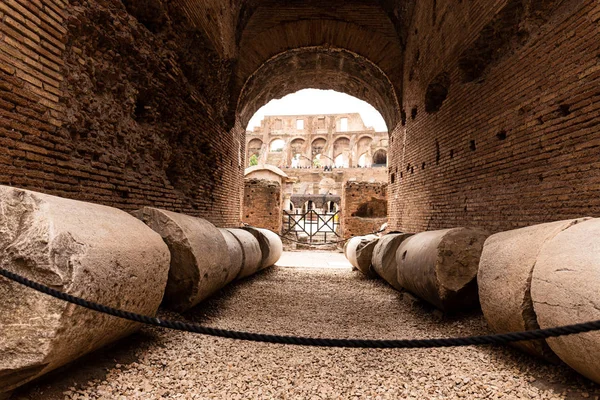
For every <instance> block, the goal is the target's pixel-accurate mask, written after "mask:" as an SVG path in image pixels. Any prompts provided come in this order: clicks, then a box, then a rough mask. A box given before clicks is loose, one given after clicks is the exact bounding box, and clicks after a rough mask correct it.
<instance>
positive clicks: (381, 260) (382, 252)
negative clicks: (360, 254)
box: [371, 233, 413, 290]
mask: <svg viewBox="0 0 600 400" xmlns="http://www.w3.org/2000/svg"><path fill="white" fill-rule="evenodd" d="M412 235H413V234H412V233H390V234H387V235H384V236H382V237H381V238H379V241H378V242H377V244H376V245H375V248H374V249H373V257H372V259H371V264H372V265H373V270H374V271H375V272H376V273H377V275H379V276H380V277H382V278H383V279H384V280H385V281H386V282H387V283H389V284H390V285H392V287H393V288H394V289H396V290H402V286H401V285H400V284H399V283H398V265H397V264H396V251H397V250H398V247H400V245H401V244H402V242H403V241H404V240H406V239H407V238H409V237H411V236H412Z"/></svg>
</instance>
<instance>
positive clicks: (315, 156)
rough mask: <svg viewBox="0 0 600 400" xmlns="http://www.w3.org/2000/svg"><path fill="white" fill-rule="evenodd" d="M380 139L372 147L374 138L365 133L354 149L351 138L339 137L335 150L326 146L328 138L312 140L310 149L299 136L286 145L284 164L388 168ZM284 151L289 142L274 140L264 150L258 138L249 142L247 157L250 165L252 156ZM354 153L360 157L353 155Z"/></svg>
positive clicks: (335, 143)
mask: <svg viewBox="0 0 600 400" xmlns="http://www.w3.org/2000/svg"><path fill="white" fill-rule="evenodd" d="M381 142H383V141H381ZM381 142H380V143H376V146H375V147H373V146H372V145H373V138H371V137H370V136H363V137H361V138H360V139H359V140H358V141H357V143H356V145H355V146H354V147H355V150H354V152H353V149H352V146H351V143H350V139H349V138H347V137H340V138H337V139H336V140H335V141H334V142H333V148H332V149H327V140H326V139H325V138H316V139H313V141H312V143H311V146H310V148H309V149H307V148H306V140H305V139H302V138H296V139H293V140H292V141H291V142H290V145H289V146H288V148H287V151H286V152H287V154H286V155H285V158H284V164H285V166H289V167H309V166H317V167H320V166H325V165H329V166H335V167H337V168H348V167H351V166H352V167H385V166H387V150H386V148H384V146H385V145H386V144H387V143H381ZM285 150H286V142H285V141H284V140H283V139H273V140H272V141H271V143H269V147H268V149H263V141H262V140H261V139H258V138H255V139H252V140H250V141H249V142H248V146H247V160H248V163H249V164H250V162H251V161H250V160H251V159H252V156H253V155H255V156H256V158H260V157H261V155H262V153H263V151H268V152H271V153H277V152H283V151H285ZM328 150H329V151H328ZM327 153H329V155H328V154H327ZM353 153H354V155H356V156H357V157H353Z"/></svg>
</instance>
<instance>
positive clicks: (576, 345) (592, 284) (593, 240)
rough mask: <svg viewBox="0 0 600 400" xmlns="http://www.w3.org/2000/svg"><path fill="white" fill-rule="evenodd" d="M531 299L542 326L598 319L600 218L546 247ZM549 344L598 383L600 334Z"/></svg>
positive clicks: (536, 270)
mask: <svg viewBox="0 0 600 400" xmlns="http://www.w3.org/2000/svg"><path fill="white" fill-rule="evenodd" d="M531 299H532V301H533V309H534V311H535V314H536V316H537V321H538V323H539V326H540V327H541V328H552V327H556V326H561V325H570V324H578V323H582V322H588V321H596V320H600V219H593V220H588V221H585V222H580V223H578V224H575V225H571V226H569V227H568V229H565V230H563V231H561V232H559V233H558V234H557V235H556V236H554V237H553V238H551V239H550V240H548V241H547V242H546V243H545V244H544V246H543V248H542V249H541V251H540V253H539V256H538V258H537V262H536V264H535V268H534V269H533V275H532V279H531ZM547 342H548V344H549V345H550V348H552V350H553V351H554V352H555V353H556V355H557V356H558V357H560V359H561V360H562V361H564V362H565V363H567V364H568V365H569V366H571V367H572V368H574V369H575V370H576V371H577V372H579V373H580V374H582V375H584V376H586V377H588V378H590V379H591V380H593V381H596V382H598V383H600V332H590V333H582V334H578V335H569V336H561V337H557V338H549V339H547Z"/></svg>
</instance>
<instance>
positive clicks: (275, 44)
mask: <svg viewBox="0 0 600 400" xmlns="http://www.w3.org/2000/svg"><path fill="white" fill-rule="evenodd" d="M177 1H178V2H179V3H180V4H181V5H182V6H183V7H184V8H185V9H186V10H187V11H188V15H189V16H190V17H191V18H192V19H195V20H196V21H197V22H198V23H199V24H201V25H202V26H203V27H204V30H205V31H206V32H207V34H208V36H209V37H211V41H212V42H213V45H214V46H215V48H216V49H217V51H218V52H220V53H221V56H222V57H224V58H230V59H232V60H235V67H234V77H233V82H232V87H231V89H232V96H231V101H232V107H236V106H237V113H238V116H240V118H241V120H242V123H245V122H246V121H247V120H248V119H249V118H250V117H251V115H250V116H248V113H249V112H251V111H252V112H254V111H256V110H258V108H260V106H262V105H264V104H266V102H268V101H269V100H271V99H273V98H278V97H282V96H284V95H286V94H289V93H292V92H294V91H297V90H300V89H303V88H321V89H334V90H338V91H343V92H346V93H348V94H350V95H353V96H356V97H359V98H361V99H363V100H366V101H368V102H369V103H371V104H372V105H373V106H375V107H376V108H378V110H379V111H380V112H381V113H382V114H384V118H385V119H386V122H387V123H388V128H390V129H392V128H393V127H394V125H395V123H396V121H397V116H398V114H399V112H398V108H397V105H398V98H397V97H398V95H399V93H401V88H402V77H403V47H404V44H403V43H404V39H405V37H406V31H407V29H408V23H409V20H410V17H411V11H412V6H413V3H414V0H404V1H398V0H326V1H322V0H320V1H317V0H238V1H235V0H231V1H228V2H223V1H220V0H219V1H217V0H177ZM290 51H292V53H290V54H288V55H286V52H290ZM309 53H312V54H313V55H312V56H311V55H310V54H309ZM332 59H333V60H332ZM284 60H285V61H284ZM300 60H304V61H303V62H299V61H300ZM334 60H337V62H335V61H334ZM323 62H325V63H326V65H325V66H323V64H322V63H323ZM261 74H263V77H262V78H261ZM270 81H272V82H277V85H274V84H273V83H272V82H270ZM261 87H262V89H261ZM251 97H254V98H255V99H256V102H255V103H254V104H250V103H252V102H253V100H252V98H251ZM390 124H391V125H390Z"/></svg>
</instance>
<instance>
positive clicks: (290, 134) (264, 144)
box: [246, 113, 389, 171]
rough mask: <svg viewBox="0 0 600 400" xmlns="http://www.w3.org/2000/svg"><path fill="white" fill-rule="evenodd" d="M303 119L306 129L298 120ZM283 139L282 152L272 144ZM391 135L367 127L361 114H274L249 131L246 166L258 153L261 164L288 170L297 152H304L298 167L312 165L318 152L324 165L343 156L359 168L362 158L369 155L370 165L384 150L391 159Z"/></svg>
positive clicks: (328, 164)
mask: <svg viewBox="0 0 600 400" xmlns="http://www.w3.org/2000/svg"><path fill="white" fill-rule="evenodd" d="M342 119H346V120H347V129H346V130H344V129H342V128H343V127H342ZM299 120H301V121H303V129H298V128H297V121H299ZM279 139H281V140H283V141H284V142H285V146H284V147H283V150H282V151H281V152H273V151H270V150H271V148H270V147H271V143H273V142H274V141H275V140H279ZM388 142H389V136H388V133H387V132H376V131H375V130H374V129H373V128H370V127H367V126H365V124H364V122H363V120H362V118H361V116H360V114H358V113H349V114H323V115H292V116H289V115H273V116H265V117H264V119H263V120H262V121H261V126H258V127H255V128H254V129H253V130H251V131H247V132H246V165H248V162H249V159H250V157H251V156H252V155H253V154H255V155H257V157H258V162H259V164H269V165H275V166H277V167H279V168H282V169H284V170H285V171H287V170H288V169H287V168H288V167H291V166H292V159H293V157H294V155H295V154H300V159H299V160H298V166H300V167H303V168H307V167H312V166H313V165H312V160H313V159H314V158H315V156H316V154H319V153H321V154H323V156H322V157H321V159H320V161H321V165H322V166H331V165H334V162H333V160H334V159H335V158H336V157H337V156H339V155H343V157H345V160H346V161H347V163H348V166H349V167H357V166H358V165H359V158H360V156H361V155H363V154H367V159H368V160H369V162H368V164H371V162H370V160H372V158H373V156H374V155H375V154H376V153H377V152H380V153H382V154H385V156H386V159H387V152H388Z"/></svg>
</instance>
